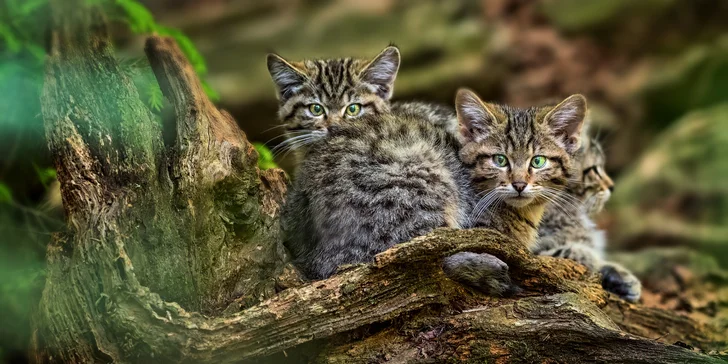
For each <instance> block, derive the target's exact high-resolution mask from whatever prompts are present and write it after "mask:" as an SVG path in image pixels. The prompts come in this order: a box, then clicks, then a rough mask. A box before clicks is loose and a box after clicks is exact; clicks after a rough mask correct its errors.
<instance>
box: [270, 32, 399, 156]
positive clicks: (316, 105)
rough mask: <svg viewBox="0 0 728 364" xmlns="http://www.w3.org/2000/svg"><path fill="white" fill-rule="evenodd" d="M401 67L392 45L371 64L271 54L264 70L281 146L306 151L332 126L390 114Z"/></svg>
mask: <svg viewBox="0 0 728 364" xmlns="http://www.w3.org/2000/svg"><path fill="white" fill-rule="evenodd" d="M399 62H400V55H399V49H397V47H395V46H389V47H387V48H385V49H384V50H383V51H382V52H381V53H379V55H377V56H376V57H374V59H372V60H363V59H353V58H341V59H318V60H304V61H301V62H289V61H286V60H285V59H283V58H282V57H280V56H279V55H276V54H269V55H268V60H267V63H268V71H269V72H270V75H271V77H272V78H273V81H274V82H275V84H276V88H277V90H278V100H279V108H278V118H279V120H280V122H281V123H282V124H283V125H284V127H285V129H286V135H287V137H288V140H287V141H286V142H285V145H286V146H287V147H289V148H291V149H299V150H304V149H305V148H304V147H306V146H307V145H308V144H311V143H313V142H315V141H316V140H317V139H319V138H321V137H324V136H325V135H326V134H327V132H328V128H329V127H330V126H332V125H339V124H341V123H345V122H347V121H351V120H357V119H359V118H361V117H363V116H366V115H378V114H382V113H388V112H389V111H390V103H389V99H390V98H391V97H392V92H393V87H394V79H395V78H396V76H397V70H398V69H399Z"/></svg>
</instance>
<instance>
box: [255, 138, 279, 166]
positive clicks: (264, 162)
mask: <svg viewBox="0 0 728 364" xmlns="http://www.w3.org/2000/svg"><path fill="white" fill-rule="evenodd" d="M253 147H255V150H257V151H258V168H260V169H270V168H278V165H276V162H275V161H274V160H273V153H272V152H271V151H270V149H268V147H266V146H265V145H264V144H262V143H253Z"/></svg>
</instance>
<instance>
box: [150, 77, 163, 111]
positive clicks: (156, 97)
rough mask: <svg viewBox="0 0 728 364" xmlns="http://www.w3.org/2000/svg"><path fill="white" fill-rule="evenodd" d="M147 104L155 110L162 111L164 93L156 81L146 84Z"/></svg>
mask: <svg viewBox="0 0 728 364" xmlns="http://www.w3.org/2000/svg"><path fill="white" fill-rule="evenodd" d="M147 105H149V108H150V109H152V110H153V111H155V112H160V111H162V107H163V106H164V94H162V90H161V89H160V88H159V85H157V83H156V82H150V83H149V84H148V86H147Z"/></svg>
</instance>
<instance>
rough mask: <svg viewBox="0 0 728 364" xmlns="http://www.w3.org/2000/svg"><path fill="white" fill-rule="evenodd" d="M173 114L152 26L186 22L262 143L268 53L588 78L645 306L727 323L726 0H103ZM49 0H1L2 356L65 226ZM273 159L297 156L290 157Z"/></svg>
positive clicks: (498, 80) (617, 241)
mask: <svg viewBox="0 0 728 364" xmlns="http://www.w3.org/2000/svg"><path fill="white" fill-rule="evenodd" d="M89 1H94V2H97V3H100V4H102V5H103V6H105V7H106V8H107V13H108V14H109V22H110V26H111V29H112V33H113V34H114V39H115V44H116V48H117V55H118V56H119V58H120V60H121V62H122V66H123V67H124V69H125V70H127V71H128V73H129V75H130V77H132V78H133V79H134V81H135V83H136V84H137V86H138V87H139V91H140V95H141V96H142V97H143V98H144V99H145V101H146V103H147V105H148V107H149V108H150V109H151V110H153V111H154V112H155V114H156V115H158V117H159V119H160V121H161V122H163V121H164V120H165V118H167V117H169V115H170V114H169V110H168V107H167V104H166V101H165V100H164V98H163V97H162V95H161V92H160V91H159V88H158V86H157V85H156V81H155V80H154V77H153V75H152V74H151V71H150V69H149V66H148V64H147V63H146V60H145V59H144V57H143V42H144V36H145V35H146V34H150V33H159V34H164V35H169V36H173V37H175V38H176V39H177V40H178V42H179V43H180V44H181V45H182V48H183V49H184V51H185V53H186V54H187V56H188V58H190V59H191V60H192V62H193V64H194V65H195V68H196V70H197V72H198V74H199V75H200V76H201V77H202V78H203V79H204V80H205V82H206V88H207V92H208V95H210V96H211V98H213V99H214V100H215V101H216V102H217V103H218V104H219V105H220V106H221V107H222V108H224V109H226V110H228V111H229V112H231V113H232V115H233V116H234V117H235V118H236V119H237V120H238V122H239V124H240V127H241V128H242V129H243V130H244V131H245V132H246V133H247V135H248V138H249V139H250V140H251V141H255V142H259V143H260V145H262V146H267V147H268V148H273V147H275V145H276V144H277V143H278V142H280V141H281V139H280V138H277V137H279V136H280V134H279V133H280V132H279V131H277V130H279V129H271V128H272V127H273V126H275V125H277V124H276V119H275V115H276V108H277V102H276V99H275V90H274V86H273V83H272V81H271V80H270V77H269V75H268V72H267V69H266V65H265V55H266V53H268V52H270V51H275V52H277V53H279V54H281V55H282V56H284V57H285V58H287V59H291V60H299V59H302V58H322V57H344V56H351V57H362V58H369V57H373V56H375V55H376V54H377V53H378V52H379V51H381V49H383V48H384V47H385V46H387V45H388V44H389V43H395V44H396V45H398V46H399V47H400V50H401V53H402V64H401V67H400V73H399V76H398V77H397V81H396V84H395V93H394V94H395V99H399V100H411V99H418V100H423V101H436V102H441V103H445V104H452V102H453V97H454V94H455V90H456V89H457V88H458V87H463V86H464V87H469V88H472V89H474V90H476V91H477V92H478V93H479V94H480V95H481V96H482V97H483V98H484V99H487V100H492V101H497V102H504V103H509V104H513V105H517V106H527V105H530V104H534V103H540V102H543V101H544V100H554V99H557V98H561V97H565V96H568V95H569V94H572V93H577V92H578V93H583V94H585V95H586V96H587V97H588V99H589V101H590V109H591V118H592V133H593V134H594V135H598V138H599V139H600V140H601V141H602V143H603V144H604V146H605V149H606V152H607V161H608V164H607V170H608V172H609V173H610V174H611V175H612V177H613V178H614V179H615V180H616V189H615V194H614V195H613V197H612V200H611V202H610V204H609V205H608V206H607V208H606V211H605V212H604V213H603V214H602V216H601V217H600V219H599V221H598V223H599V225H600V226H601V227H603V228H604V229H606V230H607V233H608V236H609V249H610V250H611V251H612V252H613V257H615V259H617V260H619V261H621V262H623V263H624V264H626V265H627V266H629V267H630V268H632V269H634V270H635V271H636V272H637V273H638V274H639V275H640V277H641V278H642V280H643V282H644V285H645V293H644V297H643V302H644V304H646V305H651V306H655V307H665V308H670V309H675V310H680V311H683V312H684V313H685V314H688V315H691V316H693V317H696V318H699V319H701V320H705V321H706V322H710V323H711V324H717V325H721V326H722V327H725V328H726V330H728V288H727V287H728V273H726V268H727V267H728V224H726V223H727V222H728V183H726V182H728V181H727V180H726V177H728V160H725V159H724V158H727V159H728V21H727V20H728V2H727V1H715V0H642V1H630V0H591V1H582V0H544V1H527V0H488V1H465V0H462V1H452V0H448V1H444V0H442V1H437V0H431V1H411V0H366V1H359V0H308V1H304V0H270V1H257V0H256V1H254V0H89ZM48 25H49V14H48V4H47V0H0V95H1V96H0V312H2V317H3V318H2V324H1V325H0V362H23V361H25V359H26V352H27V344H28V340H29V338H30V335H31V332H30V326H29V322H30V321H29V320H30V315H31V313H32V309H33V307H34V306H35V304H36V302H37V300H38V297H39V295H40V292H41V290H42V288H43V282H44V280H43V279H44V252H45V246H46V244H47V243H48V241H49V239H50V236H51V234H52V233H53V232H55V231H60V230H61V229H63V212H62V207H61V201H60V196H59V194H58V192H57V189H58V183H57V182H56V180H55V171H54V168H53V160H52V158H51V156H50V155H49V154H48V150H47V147H46V145H45V140H44V129H43V121H42V116H41V109H40V95H41V90H42V85H43V65H44V59H45V52H46V45H47V39H48ZM260 150H261V151H262V152H263V153H264V154H265V158H264V159H265V160H264V161H262V164H263V165H265V166H271V165H272V163H277V164H278V165H279V166H281V167H283V168H286V169H290V168H291V162H292V161H289V160H287V159H285V158H280V159H276V160H275V161H272V160H270V156H269V155H268V154H267V153H265V148H264V147H261V149H260Z"/></svg>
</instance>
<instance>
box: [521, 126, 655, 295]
mask: <svg viewBox="0 0 728 364" xmlns="http://www.w3.org/2000/svg"><path fill="white" fill-rule="evenodd" d="M585 141H586V142H585V144H584V146H583V147H582V149H581V150H580V153H579V154H578V156H577V157H576V158H575V162H576V163H575V169H576V171H577V173H578V176H579V178H578V179H575V180H572V181H570V183H569V185H568V191H569V194H570V195H571V196H573V197H572V198H571V199H570V201H568V202H566V203H558V204H550V205H549V206H547V208H546V211H545V213H544V217H543V220H542V222H541V225H540V226H539V237H538V244H537V245H536V246H535V248H534V249H533V251H534V253H537V254H540V255H547V256H554V257H561V258H566V259H571V260H574V261H577V262H579V263H581V264H583V265H585V266H586V267H587V268H589V269H590V270H592V271H595V272H601V273H602V286H603V287H604V289H606V290H608V291H610V292H613V293H616V294H617V295H619V296H620V297H622V298H624V299H626V300H628V301H632V302H635V301H637V300H639V297H640V295H641V291H642V285H641V283H640V281H639V279H638V278H637V277H636V276H635V275H634V274H632V273H631V272H630V271H629V270H627V269H626V268H624V267H622V266H620V265H618V264H616V263H613V262H609V261H605V260H604V250H605V243H606V238H605V235H604V232H603V231H601V230H599V229H597V227H596V225H595V224H594V222H593V221H592V220H591V218H592V217H593V216H594V215H596V214H597V213H598V212H599V211H601V209H602V207H603V206H604V204H605V203H606V202H607V200H608V199H609V196H610V193H611V190H612V189H613V187H614V185H613V182H612V180H611V178H609V176H608V175H607V174H606V172H605V171H604V166H605V156H604V152H603V150H602V148H601V145H600V144H599V143H598V142H597V141H596V140H589V139H588V138H585Z"/></svg>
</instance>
